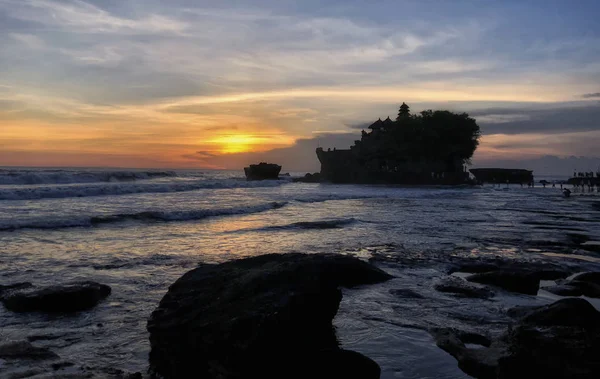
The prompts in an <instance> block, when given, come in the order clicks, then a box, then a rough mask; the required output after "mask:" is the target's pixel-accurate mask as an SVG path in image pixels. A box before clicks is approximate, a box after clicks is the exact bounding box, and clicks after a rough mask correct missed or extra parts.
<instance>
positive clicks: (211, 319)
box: [148, 254, 391, 379]
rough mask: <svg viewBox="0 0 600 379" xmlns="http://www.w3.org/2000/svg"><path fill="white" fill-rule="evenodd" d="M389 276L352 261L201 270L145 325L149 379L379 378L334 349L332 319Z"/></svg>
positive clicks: (267, 261) (281, 258) (361, 361)
mask: <svg viewBox="0 0 600 379" xmlns="http://www.w3.org/2000/svg"><path fill="white" fill-rule="evenodd" d="M390 278H391V276H390V275H388V274H386V273H385V272H383V271H381V270H379V269H378V268H376V267H374V266H372V265H370V264H368V263H365V262H363V261H360V260H358V259H356V258H352V257H348V256H342V255H327V254H309V255H305V254H285V255H279V254H271V255H264V256H259V257H254V258H248V259H241V260H236V261H231V262H227V263H223V264H220V265H201V266H200V267H198V268H196V269H194V270H192V271H190V272H188V273H186V274H185V275H184V276H182V277H181V278H180V279H178V280H177V281H176V282H175V283H174V284H173V285H171V287H170V288H169V291H168V292H167V294H166V295H165V296H164V298H163V299H162V300H161V302H160V305H159V307H158V308H157V309H156V310H155V311H154V312H153V313H152V315H151V317H150V319H149V321H148V331H149V332H150V344H151V353H150V366H151V371H152V373H153V374H157V375H160V376H162V377H164V378H167V379H172V378H190V377H198V378H200V377H201V378H220V379H225V378H255V377H256V378H298V379H300V378H333V377H343V378H361V379H369V378H379V375H380V369H379V366H378V365H377V364H376V363H375V362H373V361H372V360H370V359H369V358H367V357H365V356H363V355H361V354H359V353H356V352H351V351H346V350H342V349H340V348H339V347H338V342H337V339H336V335H335V331H334V329H333V327H332V323H331V322H332V320H333V318H334V316H335V314H336V313H337V310H338V306H339V303H340V301H341V298H342V294H341V291H340V289H339V287H340V286H343V287H353V286H358V285H362V284H372V283H378V282H382V281H386V280H388V279H390Z"/></svg>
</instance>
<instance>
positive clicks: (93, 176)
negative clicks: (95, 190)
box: [0, 169, 178, 185]
mask: <svg viewBox="0 0 600 379" xmlns="http://www.w3.org/2000/svg"><path fill="white" fill-rule="evenodd" d="M177 176H178V174H177V173H176V172H175V171H157V170H149V171H125V170H106V171H101V170H85V171H83V170H82V171H77V170H18V169H0V185H36V184H37V185H39V184H73V183H107V182H108V183H115V182H133V181H137V180H148V179H157V178H173V177H177Z"/></svg>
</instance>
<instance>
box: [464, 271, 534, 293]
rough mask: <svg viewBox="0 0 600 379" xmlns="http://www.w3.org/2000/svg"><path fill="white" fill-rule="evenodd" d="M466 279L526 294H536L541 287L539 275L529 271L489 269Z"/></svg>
mask: <svg viewBox="0 0 600 379" xmlns="http://www.w3.org/2000/svg"><path fill="white" fill-rule="evenodd" d="M466 279H467V280H468V281H469V282H475V283H480V284H489V285H492V286H496V287H500V288H503V289H505V290H507V291H512V292H518V293H523V294H526V295H536V294H537V292H538V290H539V288H540V277H539V275H536V274H534V273H531V272H527V271H504V270H500V271H488V272H482V273H480V274H474V275H470V276H468V277H467V278H466Z"/></svg>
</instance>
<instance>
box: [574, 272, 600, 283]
mask: <svg viewBox="0 0 600 379" xmlns="http://www.w3.org/2000/svg"><path fill="white" fill-rule="evenodd" d="M572 280H576V281H579V282H587V283H593V284H596V285H599V286H600V272H584V273H583V274H579V275H577V276H575V277H574V278H573V279H572Z"/></svg>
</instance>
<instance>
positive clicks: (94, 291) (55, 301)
mask: <svg viewBox="0 0 600 379" xmlns="http://www.w3.org/2000/svg"><path fill="white" fill-rule="evenodd" d="M110 292H111V288H110V287H109V286H107V285H104V284H99V283H96V282H90V281H87V282H76V283H70V284H65V285H61V286H51V287H45V288H42V289H37V288H35V287H31V288H26V289H24V290H20V291H15V292H11V293H9V294H8V295H6V296H4V297H2V299H1V300H2V302H3V303H4V306H5V307H6V308H7V309H9V310H11V311H14V312H34V311H38V312H51V313H54V312H59V313H60V312H77V311H82V310H86V309H89V308H92V307H94V306H95V305H96V304H98V302H100V300H102V299H104V298H106V297H107V296H108V295H110Z"/></svg>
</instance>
